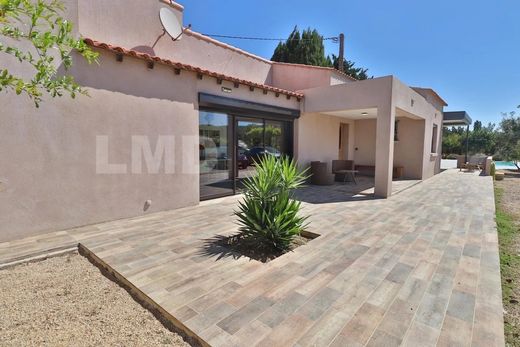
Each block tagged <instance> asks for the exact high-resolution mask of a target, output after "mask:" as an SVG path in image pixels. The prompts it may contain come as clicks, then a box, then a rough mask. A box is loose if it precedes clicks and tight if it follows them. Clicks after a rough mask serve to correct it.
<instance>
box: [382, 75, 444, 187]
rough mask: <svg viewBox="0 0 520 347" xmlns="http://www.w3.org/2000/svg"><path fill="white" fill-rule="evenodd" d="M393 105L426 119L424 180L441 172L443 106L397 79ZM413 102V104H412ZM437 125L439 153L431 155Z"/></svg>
mask: <svg viewBox="0 0 520 347" xmlns="http://www.w3.org/2000/svg"><path fill="white" fill-rule="evenodd" d="M392 89H393V103H394V105H395V106H396V107H397V108H399V109H400V110H402V111H404V112H408V113H411V114H413V115H415V116H417V117H419V118H421V119H424V129H425V130H424V137H423V147H422V148H423V154H422V156H423V169H422V179H427V178H429V177H432V176H433V175H435V174H437V173H439V172H440V160H441V155H440V154H441V147H442V141H441V139H442V105H441V104H440V103H439V102H438V101H437V100H436V99H435V102H434V100H433V99H428V100H427V99H426V98H425V96H423V95H421V94H419V93H417V92H416V91H415V90H413V89H411V88H410V87H408V86H407V85H405V84H404V83H402V82H401V81H399V80H398V79H397V78H394V79H393V85H392ZM411 100H413V104H412V102H411ZM434 124H435V125H437V129H438V131H437V151H436V153H431V143H432V132H433V125H434Z"/></svg>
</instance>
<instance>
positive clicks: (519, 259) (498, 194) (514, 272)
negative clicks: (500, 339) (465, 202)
mask: <svg viewBox="0 0 520 347" xmlns="http://www.w3.org/2000/svg"><path fill="white" fill-rule="evenodd" d="M503 194H504V190H503V189H502V188H499V187H496V186H495V202H496V209H497V211H496V221H497V227H498V240H499V245H500V270H501V275H502V299H503V303H504V309H505V310H506V312H507V313H506V314H505V316H504V330H505V338H506V345H508V346H515V347H517V346H520V326H519V325H518V322H519V321H520V317H519V311H518V301H517V300H518V291H519V289H518V286H519V275H520V255H519V253H518V245H519V244H520V230H519V228H518V227H517V226H515V220H514V219H513V217H512V216H511V215H510V214H508V213H506V212H504V211H503V209H502V208H501V205H500V201H501V198H502V196H503Z"/></svg>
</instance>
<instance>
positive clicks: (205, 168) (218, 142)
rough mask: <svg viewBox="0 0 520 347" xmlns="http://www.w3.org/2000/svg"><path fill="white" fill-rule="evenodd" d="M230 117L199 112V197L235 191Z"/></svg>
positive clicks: (221, 194)
mask: <svg viewBox="0 0 520 347" xmlns="http://www.w3.org/2000/svg"><path fill="white" fill-rule="evenodd" d="M230 119H231V117H230V116H229V115H227V114H225V113H216V112H204V111H201V112H200V113H199V169H200V197H201V199H209V198H212V197H219V196H224V195H231V194H234V192H235V184H234V175H233V165H234V163H233V160H232V158H233V145H232V144H233V136H232V128H231V127H230V124H231V122H230Z"/></svg>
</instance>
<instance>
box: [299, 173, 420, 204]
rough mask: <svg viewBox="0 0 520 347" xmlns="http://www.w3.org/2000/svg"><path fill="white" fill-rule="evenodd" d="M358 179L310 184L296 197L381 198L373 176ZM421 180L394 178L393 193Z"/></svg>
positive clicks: (311, 200) (317, 200)
mask: <svg viewBox="0 0 520 347" xmlns="http://www.w3.org/2000/svg"><path fill="white" fill-rule="evenodd" d="M356 181H357V184H354V183H353V182H346V183H339V182H336V183H334V184H333V185H330V186H318V185H308V186H305V187H303V188H301V189H299V190H297V191H296V192H295V197H296V199H298V200H300V201H302V202H306V203H310V204H327V203H333V202H346V201H361V200H375V199H379V198H378V197H376V196H374V178H373V177H368V176H357V177H356ZM420 182H421V180H406V179H399V180H394V181H393V182H392V194H397V193H399V192H401V191H403V190H405V189H408V188H410V187H412V186H414V185H416V184H417V183H420Z"/></svg>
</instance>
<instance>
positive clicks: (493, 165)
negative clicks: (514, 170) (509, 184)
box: [489, 161, 497, 179]
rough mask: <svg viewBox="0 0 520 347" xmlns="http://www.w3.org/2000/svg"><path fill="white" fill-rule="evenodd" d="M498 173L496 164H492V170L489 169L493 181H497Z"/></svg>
mask: <svg viewBox="0 0 520 347" xmlns="http://www.w3.org/2000/svg"><path fill="white" fill-rule="evenodd" d="M496 171H497V168H496V165H495V162H494V161H493V162H491V168H490V169H489V175H490V176H491V177H493V179H495V173H496Z"/></svg>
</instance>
